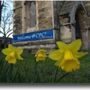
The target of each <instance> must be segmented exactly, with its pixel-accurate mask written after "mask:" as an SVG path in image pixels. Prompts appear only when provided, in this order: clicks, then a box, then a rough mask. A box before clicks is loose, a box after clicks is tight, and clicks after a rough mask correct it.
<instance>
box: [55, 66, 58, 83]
mask: <svg viewBox="0 0 90 90" xmlns="http://www.w3.org/2000/svg"><path fill="white" fill-rule="evenodd" d="M57 74H58V68H56V72H55V76H54V82H55V81H56V78H57Z"/></svg>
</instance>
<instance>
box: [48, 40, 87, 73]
mask: <svg viewBox="0 0 90 90" xmlns="http://www.w3.org/2000/svg"><path fill="white" fill-rule="evenodd" d="M57 46H58V48H59V49H58V50H54V51H52V52H50V54H49V57H50V58H51V59H52V60H55V61H56V63H55V65H57V66H59V67H60V68H61V69H62V70H64V71H65V72H72V71H75V70H78V69H79V68H80V62H79V60H78V59H79V58H81V57H82V56H84V55H86V54H87V53H86V52H80V51H79V49H80V47H81V40H80V39H78V40H75V41H73V42H72V43H70V44H65V43H63V42H61V41H58V42H57Z"/></svg>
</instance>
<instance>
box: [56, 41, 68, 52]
mask: <svg viewBox="0 0 90 90" xmlns="http://www.w3.org/2000/svg"><path fill="white" fill-rule="evenodd" d="M56 44H57V46H58V48H59V49H60V50H61V51H63V50H67V44H65V43H64V42H62V41H58V42H57V43H56Z"/></svg>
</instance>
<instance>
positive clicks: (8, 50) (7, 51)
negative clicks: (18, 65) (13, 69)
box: [2, 48, 12, 55]
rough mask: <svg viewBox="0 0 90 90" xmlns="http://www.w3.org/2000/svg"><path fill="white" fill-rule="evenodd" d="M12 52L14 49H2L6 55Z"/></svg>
mask: <svg viewBox="0 0 90 90" xmlns="http://www.w3.org/2000/svg"><path fill="white" fill-rule="evenodd" d="M11 52H12V49H9V48H5V49H3V50H2V53H3V54H5V55H8V54H9V53H11Z"/></svg>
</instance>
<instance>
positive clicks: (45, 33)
mask: <svg viewBox="0 0 90 90" xmlns="http://www.w3.org/2000/svg"><path fill="white" fill-rule="evenodd" d="M53 37H54V33H53V29H49V30H42V31H36V32H30V33H25V34H18V35H14V36H13V42H23V41H37V40H45V39H53Z"/></svg>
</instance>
